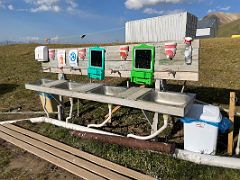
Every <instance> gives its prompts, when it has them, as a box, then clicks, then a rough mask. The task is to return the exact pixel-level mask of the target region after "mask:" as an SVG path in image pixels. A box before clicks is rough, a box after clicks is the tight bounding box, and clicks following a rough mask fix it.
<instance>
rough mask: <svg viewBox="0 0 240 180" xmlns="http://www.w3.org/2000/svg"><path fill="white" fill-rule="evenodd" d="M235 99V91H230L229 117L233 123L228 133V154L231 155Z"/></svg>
mask: <svg viewBox="0 0 240 180" xmlns="http://www.w3.org/2000/svg"><path fill="white" fill-rule="evenodd" d="M235 100H236V95H235V92H231V93H230V100H229V119H230V120H231V122H232V124H233V128H232V131H231V132H229V133H228V154H229V155H230V156H231V155H232V153H233V145H234V144H233V131H234V115H235V103H236V102H235Z"/></svg>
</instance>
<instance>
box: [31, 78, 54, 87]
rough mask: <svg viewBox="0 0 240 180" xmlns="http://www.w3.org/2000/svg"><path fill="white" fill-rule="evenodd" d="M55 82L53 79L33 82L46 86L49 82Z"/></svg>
mask: <svg viewBox="0 0 240 180" xmlns="http://www.w3.org/2000/svg"><path fill="white" fill-rule="evenodd" d="M52 82H54V81H53V80H49V79H40V80H38V81H37V82H34V83H31V84H34V85H37V86H46V85H47V84H48V83H52Z"/></svg>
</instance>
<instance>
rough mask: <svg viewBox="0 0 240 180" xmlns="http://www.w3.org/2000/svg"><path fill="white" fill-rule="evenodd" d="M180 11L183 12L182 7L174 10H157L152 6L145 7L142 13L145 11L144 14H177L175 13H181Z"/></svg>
mask: <svg viewBox="0 0 240 180" xmlns="http://www.w3.org/2000/svg"><path fill="white" fill-rule="evenodd" d="M181 12H184V10H183V9H175V10H171V11H158V10H156V9H153V8H145V9H144V10H143V13H145V14H155V15H164V14H177V13H181Z"/></svg>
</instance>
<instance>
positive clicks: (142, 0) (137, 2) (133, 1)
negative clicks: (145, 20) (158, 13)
mask: <svg viewBox="0 0 240 180" xmlns="http://www.w3.org/2000/svg"><path fill="white" fill-rule="evenodd" d="M183 1H184V0H126V1H125V6H126V8H128V9H135V10H137V9H142V8H144V7H147V6H155V5H158V4H164V3H165V4H166V3H169V4H170V3H172V4H175V3H180V2H183Z"/></svg>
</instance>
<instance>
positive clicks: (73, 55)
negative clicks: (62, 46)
mask: <svg viewBox="0 0 240 180" xmlns="http://www.w3.org/2000/svg"><path fill="white" fill-rule="evenodd" d="M70 60H71V61H76V60H77V55H76V53H74V52H72V53H71V54H70Z"/></svg>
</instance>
